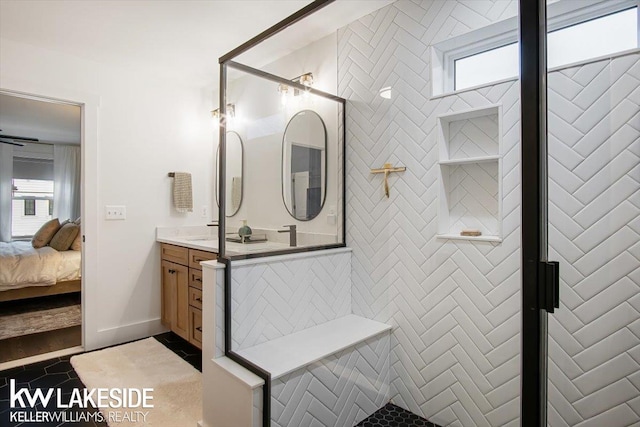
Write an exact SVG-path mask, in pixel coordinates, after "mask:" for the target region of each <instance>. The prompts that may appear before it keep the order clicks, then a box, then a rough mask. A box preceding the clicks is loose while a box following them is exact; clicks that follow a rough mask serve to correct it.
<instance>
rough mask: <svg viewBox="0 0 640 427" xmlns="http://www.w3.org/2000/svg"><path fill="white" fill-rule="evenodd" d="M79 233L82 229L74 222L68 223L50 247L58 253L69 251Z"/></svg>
mask: <svg viewBox="0 0 640 427" xmlns="http://www.w3.org/2000/svg"><path fill="white" fill-rule="evenodd" d="M79 232H80V227H78V226H77V225H76V224H74V223H73V222H68V223H66V224H65V225H63V226H62V227H60V230H58V232H57V233H56V235H55V236H53V238H52V239H51V241H50V242H49V246H51V247H52V248H53V249H55V250H56V251H68V250H69V248H70V247H71V244H72V243H73V241H74V240H75V238H76V237H77V236H78V233H79Z"/></svg>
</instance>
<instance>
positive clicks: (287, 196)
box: [282, 110, 327, 221]
mask: <svg viewBox="0 0 640 427" xmlns="http://www.w3.org/2000/svg"><path fill="white" fill-rule="evenodd" d="M326 188H327V130H326V127H325V125H324V122H323V121H322V118H321V117H320V116H319V115H318V113H316V112H315V111H311V110H304V111H300V112H299V113H296V114H295V115H294V116H293V117H292V118H291V120H289V123H288V124H287V128H286V129H285V131H284V137H283V139H282V199H283V201H284V205H285V206H286V208H287V210H288V211H289V214H291V216H292V217H294V218H295V219H297V220H299V221H309V220H311V219H313V218H315V217H316V216H318V214H319V213H320V211H321V210H322V206H323V205H324V199H325V193H326Z"/></svg>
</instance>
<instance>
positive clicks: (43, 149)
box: [0, 91, 84, 363]
mask: <svg viewBox="0 0 640 427" xmlns="http://www.w3.org/2000/svg"><path fill="white" fill-rule="evenodd" d="M0 129H1V130H0V142H2V143H1V144H0V162H1V164H2V167H1V168H0V169H2V172H0V188H1V191H0V218H1V219H2V220H1V221H0V222H1V225H2V227H1V228H0V241H1V242H0V262H4V263H5V267H7V268H4V274H3V275H2V282H1V283H0V323H1V324H2V334H1V335H0V343H1V344H2V345H0V349H2V350H1V351H0V363H7V362H9V363H16V362H15V361H16V360H20V359H24V358H29V361H33V358H34V357H38V356H41V355H43V354H49V353H52V352H57V353H60V352H65V351H66V352H70V351H74V350H75V351H79V350H81V349H82V346H83V315H82V313H83V309H82V299H83V295H82V293H83V284H82V264H83V247H82V246H83V245H82V241H83V234H84V233H83V232H82V230H83V226H82V216H81V206H82V200H81V197H82V196H81V195H82V193H83V192H82V185H83V182H84V180H83V178H82V177H83V175H82V174H83V171H82V166H81V164H82V158H83V157H82V150H83V147H82V145H83V144H82V140H83V138H82V106H81V105H79V104H75V103H70V102H62V101H57V100H52V99H49V98H44V97H40V96H31V95H23V94H17V93H13V92H5V91H3V92H0ZM8 266H11V268H8ZM45 357H46V356H45Z"/></svg>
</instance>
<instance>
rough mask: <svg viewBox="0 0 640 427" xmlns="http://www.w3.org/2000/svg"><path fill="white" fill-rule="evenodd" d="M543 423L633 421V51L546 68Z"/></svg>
mask: <svg viewBox="0 0 640 427" xmlns="http://www.w3.org/2000/svg"><path fill="white" fill-rule="evenodd" d="M549 134H550V135H549V155H550V157H549V178H550V182H549V202H550V203H549V222H550V228H549V243H550V246H551V250H550V256H551V259H556V260H559V261H560V262H561V270H560V280H561V289H560V295H561V304H562V306H561V309H560V310H558V312H557V313H556V314H554V315H552V316H550V317H549V358H550V363H549V402H550V411H549V425H550V426H553V427H561V426H581V427H582V426H584V427H586V426H593V427H596V426H607V427H615V426H628V425H640V55H638V54H634V55H628V56H623V57H620V58H616V59H613V60H612V61H609V60H607V61H599V62H595V63H591V64H588V65H584V66H581V67H574V68H568V69H565V70H561V71H559V72H554V73H551V74H550V75H549Z"/></svg>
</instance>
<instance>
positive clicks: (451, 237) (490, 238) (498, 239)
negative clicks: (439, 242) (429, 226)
mask: <svg viewBox="0 0 640 427" xmlns="http://www.w3.org/2000/svg"><path fill="white" fill-rule="evenodd" d="M436 237H437V238H438V239H447V240H476V241H478V242H498V243H500V242H502V237H499V236H488V235H487V236H461V235H459V234H438V235H436Z"/></svg>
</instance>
